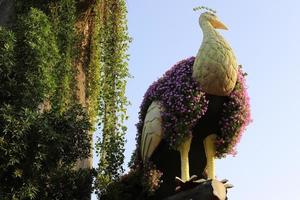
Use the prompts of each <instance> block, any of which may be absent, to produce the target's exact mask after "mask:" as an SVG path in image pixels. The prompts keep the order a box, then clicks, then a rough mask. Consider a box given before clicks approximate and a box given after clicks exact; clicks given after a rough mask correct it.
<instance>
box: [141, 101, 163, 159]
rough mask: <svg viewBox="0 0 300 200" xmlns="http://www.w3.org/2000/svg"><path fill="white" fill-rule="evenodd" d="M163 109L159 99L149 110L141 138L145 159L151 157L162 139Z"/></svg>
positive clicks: (142, 152) (143, 157)
mask: <svg viewBox="0 0 300 200" xmlns="http://www.w3.org/2000/svg"><path fill="white" fill-rule="evenodd" d="M161 111H162V106H161V104H160V102H159V101H153V102H152V103H151V105H150V106H149V108H148V110H147V114H146V117H145V120H144V127H143V132H142V139H141V140H142V141H141V154H142V155H141V156H142V159H143V161H146V160H147V159H149V158H150V157H151V155H152V154H153V152H154V150H155V149H156V148H157V146H158V145H159V143H160V141H161V140H162V126H161V121H162V118H161Z"/></svg>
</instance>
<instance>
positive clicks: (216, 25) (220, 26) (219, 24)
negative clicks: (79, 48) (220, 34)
mask: <svg viewBox="0 0 300 200" xmlns="http://www.w3.org/2000/svg"><path fill="white" fill-rule="evenodd" d="M210 23H211V25H212V26H213V27H214V28H215V29H224V30H228V28H227V27H226V26H225V24H223V23H222V22H220V21H219V20H217V19H214V20H212V21H211V22H210Z"/></svg>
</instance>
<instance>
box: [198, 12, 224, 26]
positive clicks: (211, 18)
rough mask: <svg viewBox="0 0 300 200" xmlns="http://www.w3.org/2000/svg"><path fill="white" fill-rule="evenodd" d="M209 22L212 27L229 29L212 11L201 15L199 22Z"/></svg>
mask: <svg viewBox="0 0 300 200" xmlns="http://www.w3.org/2000/svg"><path fill="white" fill-rule="evenodd" d="M203 22H209V23H210V24H211V25H212V27H214V28H215V29H224V30H228V28H227V27H226V26H225V25H224V24H223V23H222V22H221V21H220V20H219V18H218V17H217V16H216V15H215V14H214V13H212V12H204V13H202V14H201V15H200V18H199V23H200V26H201V23H203Z"/></svg>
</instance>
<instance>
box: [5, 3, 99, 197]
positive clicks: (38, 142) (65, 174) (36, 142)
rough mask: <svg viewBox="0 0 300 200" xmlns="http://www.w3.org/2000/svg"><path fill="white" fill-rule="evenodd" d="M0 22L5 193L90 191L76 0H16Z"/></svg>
mask: <svg viewBox="0 0 300 200" xmlns="http://www.w3.org/2000/svg"><path fill="white" fill-rule="evenodd" d="M16 3H17V18H16V24H15V25H14V27H13V30H6V29H4V28H2V27H0V58H1V59H0V93H1V97H0V180H1V181H0V191H1V192H0V199H5V200H6V199H9V200H11V199H80V200H81V199H89V196H90V194H91V192H92V184H91V183H92V179H93V177H94V176H95V173H94V171H93V170H89V169H86V170H75V164H76V161H77V160H78V159H84V158H87V157H88V156H89V155H90V146H91V144H90V141H91V136H90V135H89V134H88V132H89V131H90V130H91V129H92V126H91V123H90V119H89V116H88V112H87V111H86V109H84V108H83V107H82V106H79V105H77V104H76V99H75V98H74V93H76V86H75V84H76V82H75V78H74V77H75V75H76V71H75V70H74V68H73V66H72V65H73V64H74V58H75V56H76V55H75V53H76V52H75V50H74V49H75V46H76V44H75V39H76V38H75V37H76V35H75V18H76V9H75V3H76V1H75V0H61V1H54V0H49V1H41V0H25V1H16Z"/></svg>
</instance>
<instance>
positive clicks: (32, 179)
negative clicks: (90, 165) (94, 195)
mask: <svg viewBox="0 0 300 200" xmlns="http://www.w3.org/2000/svg"><path fill="white" fill-rule="evenodd" d="M0 121H1V124H0V163H1V164H0V179H1V183H0V191H1V194H0V195H2V196H1V197H3V198H7V199H14V198H15V199H23V198H25V197H26V198H31V199H35V198H36V197H39V199H45V198H46V197H51V196H56V195H59V194H58V193H60V195H66V194H64V193H68V192H71V193H74V192H72V190H73V189H74V188H72V187H71V185H73V184H71V183H72V182H74V181H76V179H78V178H79V177H77V176H75V175H76V173H79V172H75V171H74V170H73V167H74V164H75V162H76V160H77V159H79V158H86V157H87V156H88V155H89V153H90V142H89V141H90V138H89V136H88V134H85V133H86V132H87V131H88V130H89V129H90V123H89V120H88V117H87V114H86V112H85V111H84V110H83V109H82V108H81V106H79V105H74V106H72V108H70V109H69V110H66V111H65V112H63V113H61V114H60V113H57V112H55V111H53V110H51V111H49V112H44V113H40V112H36V111H31V110H30V109H28V108H24V109H21V110H20V109H18V108H16V107H14V106H12V105H4V106H3V107H1V109H0ZM64 176H70V178H69V179H70V182H68V181H66V180H68V179H64V181H65V183H66V185H61V183H59V182H57V179H61V178H62V177H64ZM72 176H73V177H72ZM71 177H72V178H71ZM71 179H72V180H71ZM60 182H63V181H61V180H60ZM75 186H76V185H75ZM63 187H66V188H65V189H64V190H61V189H62V188H63ZM68 187H69V190H68ZM73 187H74V185H73ZM46 199H47V198H46ZM48 199H51V198H48ZM59 199H62V198H59Z"/></svg>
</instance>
